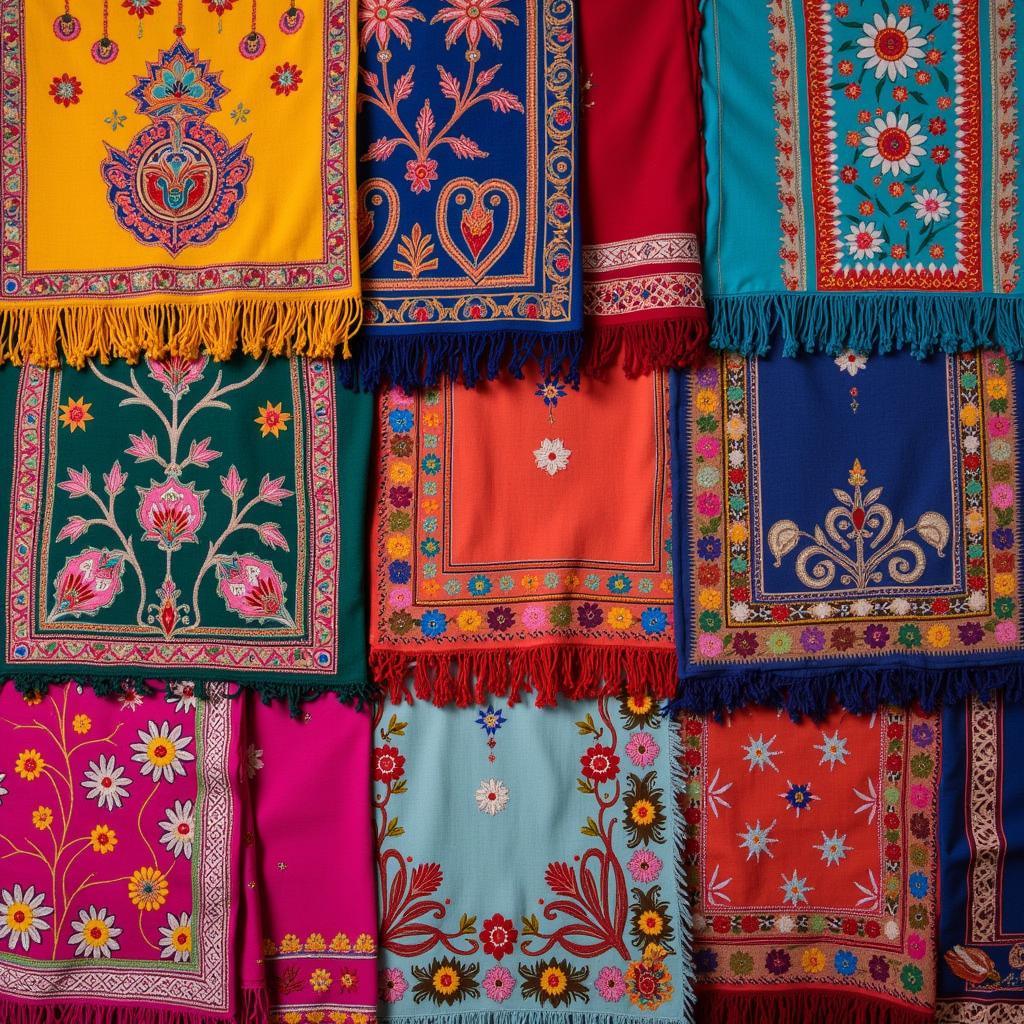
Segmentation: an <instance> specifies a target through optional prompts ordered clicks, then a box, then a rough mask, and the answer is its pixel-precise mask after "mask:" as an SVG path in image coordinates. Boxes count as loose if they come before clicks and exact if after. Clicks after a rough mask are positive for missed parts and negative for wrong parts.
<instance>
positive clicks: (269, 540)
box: [256, 523, 288, 551]
mask: <svg viewBox="0 0 1024 1024" xmlns="http://www.w3.org/2000/svg"><path fill="white" fill-rule="evenodd" d="M256 532H257V533H258V534H259V535H260V540H261V541H263V543H264V544H266V545H267V547H269V548H282V549H283V550H285V551H287V550H288V541H287V540H286V539H285V536H284V534H283V533H282V532H281V531H280V530H279V529H278V526H277V523H261V524H260V525H259V526H257V527H256Z"/></svg>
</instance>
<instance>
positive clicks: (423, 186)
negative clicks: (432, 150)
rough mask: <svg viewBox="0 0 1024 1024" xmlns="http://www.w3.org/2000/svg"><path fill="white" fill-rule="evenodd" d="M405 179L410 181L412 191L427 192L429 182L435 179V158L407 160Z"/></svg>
mask: <svg viewBox="0 0 1024 1024" xmlns="http://www.w3.org/2000/svg"><path fill="white" fill-rule="evenodd" d="M405 180H406V181H409V182H412V185H411V186H410V187H411V188H412V190H413V192H429V191H430V183H431V182H432V181H437V161H436V160H407V161H406V164H405Z"/></svg>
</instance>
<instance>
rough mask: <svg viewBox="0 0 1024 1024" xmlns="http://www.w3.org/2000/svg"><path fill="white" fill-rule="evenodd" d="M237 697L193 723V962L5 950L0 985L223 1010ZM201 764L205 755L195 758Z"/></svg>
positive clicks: (30, 993)
mask: <svg viewBox="0 0 1024 1024" xmlns="http://www.w3.org/2000/svg"><path fill="white" fill-rule="evenodd" d="M232 706H233V704H232V702H231V701H230V700H226V699H224V698H223V695H218V696H217V697H214V698H213V699H210V700H209V701H200V702H199V703H198V704H197V708H196V726H197V728H196V731H197V735H198V736H200V737H201V742H200V743H197V745H196V751H197V754H199V756H200V759H201V764H202V770H201V772H200V769H199V768H198V767H197V775H198V779H197V782H198V788H197V791H196V792H197V795H196V811H197V812H198V813H197V815H196V818H197V829H196V842H195V844H194V846H193V857H192V884H193V891H194V892H195V894H196V895H195V904H194V908H195V909H194V910H193V913H192V920H193V921H194V922H195V926H194V928H193V936H194V939H193V952H194V954H195V963H194V964H192V963H188V964H177V963H169V962H168V963H161V962H160V961H159V960H155V961H153V962H148V961H143V962H139V961H132V962H125V963H119V962H118V961H116V960H105V961H98V962H97V963H96V966H92V961H85V962H83V961H82V960H81V959H79V960H75V961H70V960H56V961H48V962H46V963H45V964H43V963H39V962H34V961H31V960H29V959H27V958H26V957H14V956H9V955H8V954H7V952H6V951H3V952H0V991H5V992H9V993H11V994H12V995H14V996H16V997H18V998H20V999H30V1000H42V999H62V998H69V997H74V998H76V999H82V998H95V999H103V1000H106V1001H109V1002H124V1003H127V1002H140V1001H142V1002H147V1001H150V1002H151V1001H153V1000H158V1001H159V1002H161V1003H164V1004H166V1005H170V1006H183V1007H191V1008H193V1009H203V1010H210V1011H214V1012H218V1013H226V1012H228V1011H229V1010H230V1009H231V1002H232V965H233V964H234V962H235V961H234V959H233V957H232V951H231V949H230V948H229V940H230V938H231V927H230V925H231V916H232V908H233V906H234V902H235V900H236V899H237V895H236V893H235V891H234V890H235V887H234V886H233V885H232V878H231V871H232V856H231V846H232V835H233V833H234V827H235V826H234V819H233V817H232V812H233V810H234V808H233V806H232V800H231V771H230V769H231V754H232V745H231V739H232V734H231V714H232V712H231V709H232ZM196 764H197V766H198V765H199V764H200V761H199V760H197V762H196Z"/></svg>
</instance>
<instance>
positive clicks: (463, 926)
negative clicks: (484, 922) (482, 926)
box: [459, 914, 476, 935]
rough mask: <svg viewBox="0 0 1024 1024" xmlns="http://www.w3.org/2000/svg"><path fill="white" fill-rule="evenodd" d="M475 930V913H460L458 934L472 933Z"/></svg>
mask: <svg viewBox="0 0 1024 1024" xmlns="http://www.w3.org/2000/svg"><path fill="white" fill-rule="evenodd" d="M475 931H476V915H475V914H474V915H473V916H470V915H468V914H462V915H461V916H460V917H459V934H460V935H472V934H473V933H474V932H475Z"/></svg>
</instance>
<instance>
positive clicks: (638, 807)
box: [629, 800, 654, 825]
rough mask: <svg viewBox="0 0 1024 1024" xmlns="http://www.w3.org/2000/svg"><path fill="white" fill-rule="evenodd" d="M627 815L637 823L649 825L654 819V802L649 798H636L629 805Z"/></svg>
mask: <svg viewBox="0 0 1024 1024" xmlns="http://www.w3.org/2000/svg"><path fill="white" fill-rule="evenodd" d="M629 816H630V817H631V818H632V819H633V821H634V822H635V823H636V824H637V825H650V823H651V822H652V821H654V804H652V803H651V801H650V800H637V801H635V802H634V803H633V806H632V807H630V809H629Z"/></svg>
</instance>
